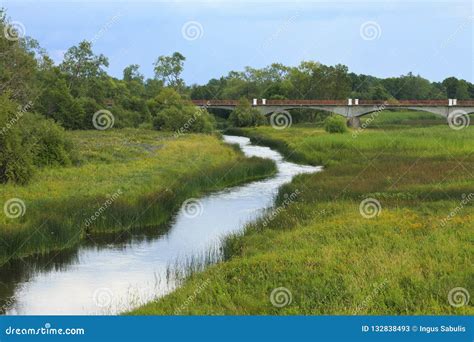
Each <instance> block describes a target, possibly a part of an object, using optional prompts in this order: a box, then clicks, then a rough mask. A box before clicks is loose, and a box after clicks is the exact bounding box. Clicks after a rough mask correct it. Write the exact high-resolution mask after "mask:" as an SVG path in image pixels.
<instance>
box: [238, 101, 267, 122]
mask: <svg viewBox="0 0 474 342" xmlns="http://www.w3.org/2000/svg"><path fill="white" fill-rule="evenodd" d="M229 121H230V122H231V124H232V125H233V126H234V127H252V126H260V125H263V124H265V122H266V121H267V120H266V119H265V116H264V115H263V114H262V113H260V111H259V110H258V109H255V108H252V106H251V105H250V102H249V101H248V100H247V99H245V98H241V99H240V102H239V104H238V105H237V107H236V108H235V109H234V110H233V111H232V113H231V114H230V116H229Z"/></svg>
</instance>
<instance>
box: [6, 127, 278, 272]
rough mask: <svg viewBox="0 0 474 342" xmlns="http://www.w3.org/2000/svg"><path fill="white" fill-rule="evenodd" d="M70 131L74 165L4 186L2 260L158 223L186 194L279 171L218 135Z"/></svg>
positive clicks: (226, 185)
mask: <svg viewBox="0 0 474 342" xmlns="http://www.w3.org/2000/svg"><path fill="white" fill-rule="evenodd" d="M67 134H68V135H70V137H71V138H72V140H73V143H74V145H75V148H76V150H77V156H76V159H77V160H76V162H75V164H74V165H71V166H68V167H46V168H42V169H40V170H39V171H38V172H37V174H36V175H35V177H34V179H33V180H32V181H31V182H30V183H29V184H28V185H25V186H19V185H14V184H6V185H1V186H0V203H2V205H5V208H3V209H4V210H3V211H2V215H0V264H3V263H5V262H7V261H8V260H10V259H16V258H22V257H25V256H29V255H32V254H43V253H47V252H50V251H55V250H62V249H67V248H70V247H73V246H75V245H77V244H78V243H79V242H80V241H81V240H82V239H83V238H84V237H85V236H87V235H88V234H93V235H97V236H99V235H103V234H111V233H115V234H116V233H122V232H129V231H136V230H142V229H155V228H156V227H159V226H160V225H162V224H164V223H166V222H167V221H169V219H170V218H171V216H172V215H173V214H174V213H175V212H176V211H177V210H178V208H179V207H180V206H181V204H182V203H183V201H184V200H186V199H187V198H192V197H197V196H199V195H202V194H203V193H204V192H210V191H214V190H219V189H223V188H226V187H228V186H233V185H236V184H240V183H242V182H247V181H251V180H254V179H259V178H263V177H265V176H268V175H271V174H273V173H274V172H275V166H274V164H273V162H271V161H269V160H263V159H258V158H246V157H244V155H243V154H242V153H241V151H240V150H239V149H238V148H235V147H233V146H229V145H226V144H224V143H223V142H222V141H220V139H219V136H217V135H204V134H199V135H198V134H185V135H181V136H179V137H175V136H174V135H173V134H172V133H160V132H156V131H151V130H150V131H148V130H138V129H122V130H110V131H97V130H93V131H69V132H67ZM9 200H11V201H10V202H9ZM8 203H10V204H8Z"/></svg>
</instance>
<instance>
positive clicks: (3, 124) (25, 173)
mask: <svg viewBox="0 0 474 342" xmlns="http://www.w3.org/2000/svg"><path fill="white" fill-rule="evenodd" d="M22 116H23V111H22V109H21V107H19V106H18V105H17V104H16V103H15V102H14V101H12V100H10V99H9V97H8V96H7V95H5V94H4V95H0V183H6V182H9V181H10V182H15V183H19V184H24V183H27V182H28V180H29V179H30V178H31V176H32V175H33V158H32V153H31V150H30V146H29V145H30V144H29V142H30V141H28V139H27V136H25V135H24V134H23V131H22V130H21V128H20V125H19V120H21V119H22Z"/></svg>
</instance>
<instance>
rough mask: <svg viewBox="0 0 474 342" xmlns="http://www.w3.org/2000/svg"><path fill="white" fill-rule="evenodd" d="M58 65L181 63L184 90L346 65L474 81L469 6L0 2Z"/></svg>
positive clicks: (118, 72)
mask: <svg viewBox="0 0 474 342" xmlns="http://www.w3.org/2000/svg"><path fill="white" fill-rule="evenodd" d="M0 7H4V8H6V9H7V13H8V16H9V17H10V18H11V20H13V21H16V22H19V25H22V26H23V28H24V30H25V32H26V35H28V36H31V37H33V38H35V39H37V40H38V41H39V42H40V44H41V46H42V47H43V48H45V49H46V50H47V51H48V53H49V55H50V56H51V57H52V58H53V60H54V61H55V62H56V63H60V62H61V60H62V58H63V55H64V52H65V51H66V50H67V49H68V48H69V47H71V46H73V45H77V44H78V43H79V42H80V41H81V40H84V39H86V40H89V41H92V42H93V49H94V52H95V53H102V54H104V55H106V56H107V57H108V58H109V63H110V66H109V68H108V69H107V71H108V72H109V74H111V75H113V76H115V77H118V78H121V77H122V71H123V69H124V68H125V67H126V66H127V65H130V64H139V65H140V67H141V68H140V71H141V72H142V73H143V74H144V75H145V76H146V77H153V62H154V61H155V60H156V59H157V57H158V56H160V55H170V54H172V53H173V52H175V51H179V52H180V53H181V54H183V55H184V56H185V57H186V62H185V66H184V72H183V78H184V80H185V81H186V83H187V84H193V83H197V84H204V83H207V81H208V80H209V79H211V78H219V77H221V76H224V75H226V74H227V73H228V72H229V71H231V70H236V71H241V70H243V69H244V68H245V66H251V67H254V68H261V67H265V66H267V65H270V64H271V63H283V64H285V65H290V66H296V65H298V64H299V63H300V62H301V61H303V60H314V61H318V62H320V63H323V64H326V65H335V64H345V65H347V66H348V67H349V70H350V71H352V72H355V73H361V74H368V75H373V76H377V77H392V76H393V77H395V76H400V75H402V74H406V73H408V72H410V71H411V72H413V73H414V74H420V75H421V76H423V77H425V78H428V79H429V80H431V81H442V80H443V79H444V78H446V77H450V76H455V77H458V78H463V79H466V80H468V81H470V82H473V81H474V67H473V64H474V42H473V37H474V12H473V7H474V6H473V1H471V0H468V1H465V0H463V1H440V0H435V1H423V0H420V1H394V0H386V1H350V0H346V1H343V2H342V1H316V0H314V1H307V0H306V1H275V0H273V1H265V0H260V1H231V0H227V1H225V0H209V1H152V0H148V1H126V0H122V1H112V0H95V1H91V0H87V1H77V0H76V1H71V0H69V1H67V0H66V1H45V0H36V1H31V0H16V1H12V0H0Z"/></svg>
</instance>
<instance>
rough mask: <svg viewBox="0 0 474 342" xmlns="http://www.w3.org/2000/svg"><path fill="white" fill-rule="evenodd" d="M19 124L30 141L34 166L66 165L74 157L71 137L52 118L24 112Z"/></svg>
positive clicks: (69, 163)
mask: <svg viewBox="0 0 474 342" xmlns="http://www.w3.org/2000/svg"><path fill="white" fill-rule="evenodd" d="M21 125H22V127H24V130H25V134H27V135H28V137H29V138H30V139H31V141H32V143H31V145H30V148H31V151H32V155H33V163H34V164H35V165H36V166H40V167H42V166H60V165H61V166H67V165H71V163H72V162H73V161H74V160H75V159H76V157H75V151H74V146H73V144H72V141H71V139H70V138H69V137H68V136H67V135H66V133H65V131H64V128H62V127H61V126H59V125H57V124H56V123H55V122H54V121H53V120H48V119H44V118H43V117H42V116H41V115H39V114H31V113H26V114H25V116H24V119H22V122H21Z"/></svg>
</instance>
